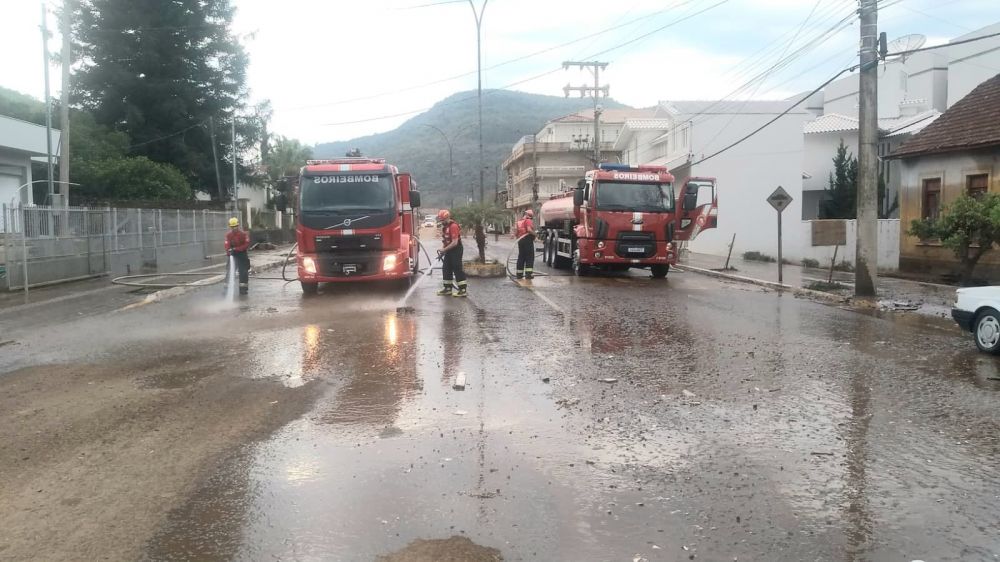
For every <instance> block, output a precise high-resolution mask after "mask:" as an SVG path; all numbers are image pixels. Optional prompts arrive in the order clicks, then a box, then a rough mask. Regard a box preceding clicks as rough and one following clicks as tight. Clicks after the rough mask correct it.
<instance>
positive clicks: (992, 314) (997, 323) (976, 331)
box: [972, 308, 1000, 355]
mask: <svg viewBox="0 0 1000 562" xmlns="http://www.w3.org/2000/svg"><path fill="white" fill-rule="evenodd" d="M972 335H973V336H974V337H975V338H976V347H978V348H979V350H980V351H985V352H986V353H992V354H993V355H998V354H1000V312H997V311H996V309H994V308H986V309H983V310H982V311H981V312H980V313H979V314H977V315H976V321H975V323H973V325H972Z"/></svg>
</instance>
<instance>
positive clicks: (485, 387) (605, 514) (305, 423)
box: [0, 272, 1000, 562]
mask: <svg viewBox="0 0 1000 562" xmlns="http://www.w3.org/2000/svg"><path fill="white" fill-rule="evenodd" d="M439 282H440V277H439V273H437V272H435V274H434V275H433V276H432V277H430V278H427V279H426V280H425V281H423V282H422V283H421V284H420V286H419V287H417V289H416V290H415V291H414V292H413V295H412V297H411V298H410V301H409V302H407V303H406V305H407V306H411V307H412V310H404V311H401V312H397V307H398V306H399V305H400V303H399V302H398V297H399V295H400V294H401V293H400V292H399V291H398V290H397V289H392V288H385V287H377V288H376V287H371V286H368V285H355V286H345V287H326V288H325V289H324V290H323V291H322V292H321V294H320V295H318V296H316V297H313V298H304V297H303V296H302V294H301V292H300V290H299V287H298V286H297V285H296V284H289V285H285V284H283V283H281V282H278V281H269V280H254V281H253V282H252V286H251V294H250V296H249V298H247V299H244V300H241V301H238V302H237V303H224V302H222V301H221V299H220V295H219V293H220V291H219V290H218V289H219V288H218V287H212V288H206V289H201V290H198V291H193V292H190V293H187V294H184V295H182V296H178V297H174V298H171V299H166V300H163V301H161V302H154V303H152V304H148V305H145V306H136V307H131V308H128V309H123V308H124V306H127V304H126V303H122V302H117V301H116V302H115V306H107V305H102V304H101V303H95V305H94V306H95V307H97V308H98V309H100V310H101V312H100V313H95V314H79V313H78V311H77V310H76V308H68V309H66V310H69V311H70V312H67V313H65V314H61V313H60V310H62V309H60V308H54V309H52V310H40V309H39V310H35V311H33V315H34V316H33V317H35V318H40V319H44V321H42V320H39V321H31V322H28V321H22V319H19V318H17V317H16V316H15V317H12V316H11V315H4V316H0V334H2V337H0V340H2V341H4V342H9V343H6V344H5V345H3V346H2V347H0V427H3V428H4V429H3V436H2V438H0V559H3V560H97V559H108V560H199V561H201V560H346V561H354V560H359V561H362V560H363V561H372V560H386V561H393V562H395V561H410V562H414V561H424V560H471V561H479V560H500V559H502V560H507V561H511V560H545V561H548V560H626V561H634V560H649V561H653V560H666V561H674V560H726V561H729V560H836V561H842V560H847V561H853V560H859V561H860V560H872V561H877V560H902V561H910V560H928V561H930V560H994V559H996V557H997V556H1000V499H998V498H1000V467H998V464H1000V450H998V449H1000V408H998V404H1000V381H998V380H997V379H998V378H1000V368H998V363H997V360H995V359H994V358H992V357H988V356H985V355H982V354H980V353H978V352H977V351H976V350H975V346H974V345H973V344H972V341H971V338H970V337H968V336H967V335H964V334H961V333H959V331H958V329H957V328H956V327H954V326H952V325H951V323H950V322H948V321H944V320H942V321H936V320H934V319H928V318H923V317H916V316H909V315H905V314H873V313H868V314H865V313H860V312H858V311H854V310H846V309H841V308H838V307H835V306H830V305H826V304H818V303H814V302H810V301H806V300H801V299H796V298H794V297H791V296H789V295H782V294H779V293H775V292H771V291H766V290H762V289H759V288H755V287H749V286H744V285H737V284H732V283H726V282H722V281H719V280H715V279H710V278H706V277H701V276H697V275H694V274H685V273H681V272H671V274H670V276H669V277H668V279H666V280H653V279H650V278H648V276H647V274H645V273H643V272H636V273H634V274H632V275H626V276H610V277H596V278H583V279H578V278H573V277H568V276H563V275H558V274H557V275H553V276H548V277H539V278H537V279H535V280H534V282H533V284H532V286H531V287H530V288H526V287H518V286H515V285H514V284H513V283H512V282H511V281H509V280H506V279H494V280H476V279H473V280H471V281H470V293H471V294H470V296H469V297H468V299H457V298H451V297H438V296H435V294H434V292H435V291H436V290H437V289H438V288H439ZM95 298H99V297H95ZM119 305H120V306H119ZM54 306H57V305H54ZM77 308H78V307H77ZM459 373H463V374H464V375H465V378H466V387H465V389H464V390H455V389H454V388H453V384H454V379H455V377H456V375H458V374H459Z"/></svg>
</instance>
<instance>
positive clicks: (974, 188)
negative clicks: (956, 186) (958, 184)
mask: <svg viewBox="0 0 1000 562" xmlns="http://www.w3.org/2000/svg"><path fill="white" fill-rule="evenodd" d="M988 190H989V176H987V175H986V174H975V175H972V176H965V192H966V193H968V194H969V197H975V198H976V199H978V198H980V197H982V196H983V195H986V192H987V191H988Z"/></svg>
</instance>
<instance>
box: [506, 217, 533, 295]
mask: <svg viewBox="0 0 1000 562" xmlns="http://www.w3.org/2000/svg"><path fill="white" fill-rule="evenodd" d="M534 218H535V213H534V211H532V210H531V209H528V210H526V211H525V212H524V216H523V217H521V220H519V221H517V229H516V230H515V232H514V236H516V237H517V278H518V279H522V278H528V279H531V278H533V277H534V276H535V223H534V221H533V220H532V219H534ZM508 267H509V266H508Z"/></svg>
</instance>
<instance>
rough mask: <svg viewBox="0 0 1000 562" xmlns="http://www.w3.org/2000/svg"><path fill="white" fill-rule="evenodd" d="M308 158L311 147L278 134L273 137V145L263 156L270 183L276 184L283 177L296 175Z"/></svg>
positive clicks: (310, 155)
mask: <svg viewBox="0 0 1000 562" xmlns="http://www.w3.org/2000/svg"><path fill="white" fill-rule="evenodd" d="M310 158H312V148H310V147H308V146H305V145H303V144H302V143H301V142H299V141H298V140H296V139H290V138H287V137H282V136H279V137H277V138H275V140H274V144H273V146H271V147H270V148H269V149H268V151H267V156H266V157H265V158H264V165H265V166H266V167H267V177H268V179H269V180H270V181H271V182H272V184H276V183H278V182H280V181H281V178H283V177H286V176H296V175H298V173H299V169H300V168H301V167H302V166H304V165H305V163H306V160H309V159H310Z"/></svg>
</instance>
